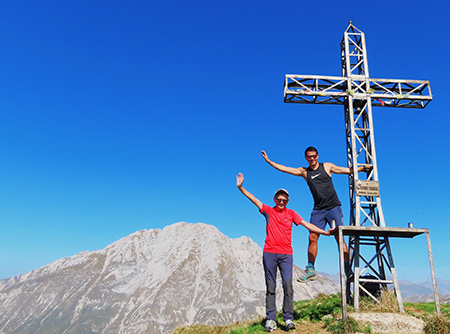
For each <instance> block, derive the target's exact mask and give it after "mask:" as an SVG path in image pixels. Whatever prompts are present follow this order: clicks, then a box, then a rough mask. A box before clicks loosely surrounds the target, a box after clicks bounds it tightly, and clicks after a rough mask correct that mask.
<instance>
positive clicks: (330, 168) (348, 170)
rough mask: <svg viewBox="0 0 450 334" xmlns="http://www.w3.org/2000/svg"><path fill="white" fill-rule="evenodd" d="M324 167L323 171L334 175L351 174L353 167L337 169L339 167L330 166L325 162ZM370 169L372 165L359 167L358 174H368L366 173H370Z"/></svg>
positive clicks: (329, 163)
mask: <svg viewBox="0 0 450 334" xmlns="http://www.w3.org/2000/svg"><path fill="white" fill-rule="evenodd" d="M324 167H325V170H327V169H328V171H329V172H330V173H334V174H353V167H351V168H348V167H339V166H336V165H335V164H332V163H331V162H325V163H324ZM372 168H373V166H372V165H369V164H366V165H363V166H359V167H358V172H368V171H371V170H372Z"/></svg>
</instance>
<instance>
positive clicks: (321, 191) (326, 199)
mask: <svg viewBox="0 0 450 334" xmlns="http://www.w3.org/2000/svg"><path fill="white" fill-rule="evenodd" d="M306 182H307V183H308V186H309V190H311V194H312V195H313V198H314V210H331V209H332V208H334V207H336V206H338V205H341V202H340V201H339V198H338V196H337V194H336V190H335V189H334V185H333V182H332V181H331V176H329V175H328V174H327V172H326V171H325V169H324V168H323V163H319V168H317V169H316V170H312V169H311V167H308V169H307V173H306Z"/></svg>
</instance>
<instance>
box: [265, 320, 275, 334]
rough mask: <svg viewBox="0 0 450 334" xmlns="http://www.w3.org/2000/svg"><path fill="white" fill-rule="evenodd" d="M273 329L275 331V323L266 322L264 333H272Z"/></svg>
mask: <svg viewBox="0 0 450 334" xmlns="http://www.w3.org/2000/svg"><path fill="white" fill-rule="evenodd" d="M275 329H277V323H276V322H275V321H274V320H267V321H266V325H265V326H264V332H273V331H274V330H275Z"/></svg>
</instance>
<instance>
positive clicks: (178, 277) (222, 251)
mask: <svg viewBox="0 0 450 334" xmlns="http://www.w3.org/2000/svg"><path fill="white" fill-rule="evenodd" d="M302 274H303V270H301V269H299V268H298V267H295V268H294V276H295V277H297V276H300V275H302ZM277 286H278V291H279V293H278V295H279V297H280V298H281V295H282V293H281V291H282V288H281V282H278V285H277ZM294 290H295V292H294V293H295V295H294V299H295V300H303V299H310V298H313V297H315V296H316V295H317V294H318V293H320V292H323V293H326V294H331V293H336V292H338V290H339V288H338V285H337V284H336V283H335V282H332V281H331V280H329V279H327V278H325V277H323V276H319V278H318V280H317V281H315V282H310V283H306V284H301V283H297V282H295V283H294ZM264 298H265V285H264V275H263V268H262V250H261V248H260V247H259V246H258V245H257V244H256V243H255V242H253V241H252V240H251V239H250V238H248V237H240V238H237V239H230V238H228V237H227V236H225V235H223V234H222V233H221V232H220V231H219V230H218V229H217V228H216V227H214V226H212V225H207V224H202V223H198V224H188V223H183V222H181V223H176V224H173V225H170V226H166V227H165V228H164V229H162V230H160V229H151V230H143V231H138V232H136V233H133V234H131V235H129V236H127V237H125V238H122V239H120V240H118V241H116V242H114V243H112V244H111V245H109V246H107V247H106V248H105V249H103V250H98V251H93V252H88V251H85V252H81V253H79V254H76V255H74V256H71V257H68V258H63V259H60V260H58V261H55V262H53V263H50V264H48V265H46V266H44V267H41V268H39V269H36V270H33V271H31V272H29V273H27V274H24V275H19V276H14V277H12V278H9V279H4V280H1V281H0V333H5V334H6V333H22V334H28V333H29V334H52V333H58V334H62V333H67V334H69V333H77V334H80V333H86V334H87V333H105V334H106V333H114V334H117V333H133V334H137V333H163V334H165V333H171V332H172V331H173V330H174V329H175V328H177V327H180V326H186V325H193V324H208V325H226V324H230V323H234V322H237V321H245V320H250V319H253V318H255V317H257V316H263V315H264V313H265V311H264ZM280 298H279V300H278V303H277V305H281V302H280Z"/></svg>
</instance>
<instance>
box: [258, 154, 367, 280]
mask: <svg viewBox="0 0 450 334" xmlns="http://www.w3.org/2000/svg"><path fill="white" fill-rule="evenodd" d="M261 154H262V156H263V157H264V159H265V160H266V162H267V163H268V164H269V165H271V166H272V167H274V168H275V169H278V170H279V171H281V172H284V173H288V174H292V175H295V176H301V177H303V178H304V179H305V181H306V183H307V184H308V186H309V190H310V191H311V194H312V196H313V198H314V208H313V211H312V213H311V219H310V222H311V223H312V224H314V225H316V226H317V227H319V228H321V229H325V227H326V225H327V223H328V224H329V225H330V227H331V228H335V227H337V226H340V225H343V224H344V223H343V219H342V218H343V215H342V209H341V202H340V201H339V198H338V196H337V194H336V190H335V189H334V185H333V181H332V179H331V174H332V173H334V174H347V175H348V174H353V168H348V167H338V166H336V165H334V164H332V163H330V162H325V163H319V162H318V159H319V153H318V151H317V149H316V148H315V147H312V146H310V147H308V148H307V149H306V150H305V158H306V161H308V164H309V167H297V168H294V167H287V166H284V165H281V164H278V163H276V162H273V161H271V160H270V159H269V157H268V156H267V154H266V152H265V151H262V152H261ZM370 168H372V166H371V165H365V166H360V167H358V172H362V171H367V170H369V169H370ZM333 225H334V226H333ZM335 238H336V242H337V243H338V247H339V242H338V236H337V235H336V236H335ZM318 241H319V234H316V233H313V232H310V234H309V245H308V265H307V266H306V274H305V276H303V277H301V278H299V279H297V280H298V281H299V282H302V283H305V282H308V281H311V280H315V279H317V277H316V272H315V268H314V264H315V261H316V256H317V251H318ZM349 261H350V259H349V255H348V249H347V245H346V243H345V242H344V262H345V273H346V274H347V277H349V276H350V275H351V274H352V269H351V266H350V262H349Z"/></svg>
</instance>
